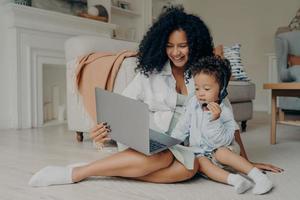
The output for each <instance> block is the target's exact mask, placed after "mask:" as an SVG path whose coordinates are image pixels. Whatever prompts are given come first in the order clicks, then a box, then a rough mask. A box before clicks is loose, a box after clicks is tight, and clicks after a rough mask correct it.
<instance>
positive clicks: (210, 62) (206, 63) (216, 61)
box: [191, 56, 231, 90]
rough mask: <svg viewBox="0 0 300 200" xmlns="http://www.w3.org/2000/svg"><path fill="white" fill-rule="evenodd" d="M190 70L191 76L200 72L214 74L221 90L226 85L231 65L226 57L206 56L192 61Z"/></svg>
mask: <svg viewBox="0 0 300 200" xmlns="http://www.w3.org/2000/svg"><path fill="white" fill-rule="evenodd" d="M191 72H192V75H193V77H195V76H196V75H197V74H200V73H204V74H208V75H212V76H214V77H215V79H216V81H217V82H218V84H219V86H220V90H221V89H222V88H226V87H227V86H228V82H229V80H230V77H231V66H230V62H229V61H228V60H227V59H223V58H221V57H220V56H208V57H204V58H201V59H198V60H197V61H196V62H194V63H193V64H192V66H191Z"/></svg>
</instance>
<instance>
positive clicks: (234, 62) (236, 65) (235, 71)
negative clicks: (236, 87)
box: [223, 44, 250, 81]
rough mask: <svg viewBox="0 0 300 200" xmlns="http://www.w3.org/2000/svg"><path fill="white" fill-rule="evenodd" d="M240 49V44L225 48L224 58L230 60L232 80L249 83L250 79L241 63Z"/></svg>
mask: <svg viewBox="0 0 300 200" xmlns="http://www.w3.org/2000/svg"><path fill="white" fill-rule="evenodd" d="M240 49H241V45H240V44H234V45H232V46H230V47H227V46H224V49H223V51H224V57H225V58H227V59H228V60H229V62H230V65H231V73H232V76H231V80H236V81H249V80H250V79H249V78H248V76H247V73H246V72H245V70H244V65H243V64H242V61H241V56H240V55H241V54H240Z"/></svg>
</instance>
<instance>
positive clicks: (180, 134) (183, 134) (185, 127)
mask: <svg viewBox="0 0 300 200" xmlns="http://www.w3.org/2000/svg"><path fill="white" fill-rule="evenodd" d="M191 107H192V106H191V104H190V103H188V105H187V106H186V108H185V112H184V113H183V114H182V116H181V117H180V118H179V120H178V122H177V124H176V126H175V128H174V129H173V131H172V133H171V136H172V137H175V138H177V139H179V140H182V141H184V140H185V139H186V138H187V137H188V136H189V134H190V132H189V129H190V126H191V115H192V114H191Z"/></svg>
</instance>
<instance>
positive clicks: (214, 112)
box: [207, 102, 221, 121]
mask: <svg viewBox="0 0 300 200" xmlns="http://www.w3.org/2000/svg"><path fill="white" fill-rule="evenodd" d="M207 108H208V110H210V112H211V120H212V121H213V120H216V119H219V117H220V114H221V107H220V105H219V104H217V103H216V102H210V103H209V104H208V105H207Z"/></svg>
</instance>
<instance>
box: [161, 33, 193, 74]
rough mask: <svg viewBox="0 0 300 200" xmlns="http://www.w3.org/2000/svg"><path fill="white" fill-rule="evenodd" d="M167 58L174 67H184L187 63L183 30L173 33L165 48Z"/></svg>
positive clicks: (186, 44)
mask: <svg viewBox="0 0 300 200" xmlns="http://www.w3.org/2000/svg"><path fill="white" fill-rule="evenodd" d="M166 52H167V55H168V58H169V59H170V61H171V64H172V66H174V67H180V68H181V67H182V68H183V67H184V66H185V64H186V63H187V61H188V55H189V46H188V41H187V37H186V34H185V32H184V31H183V30H176V31H173V32H172V33H171V34H170V36H169V40H168V43H167V47H166Z"/></svg>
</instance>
